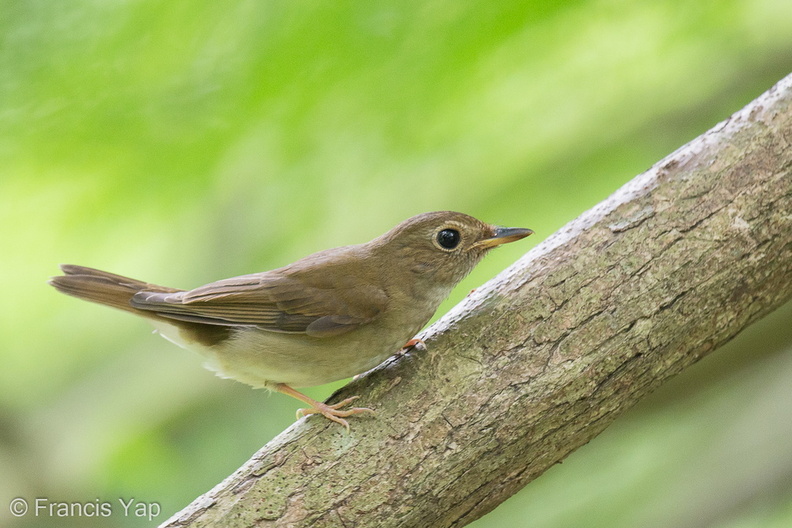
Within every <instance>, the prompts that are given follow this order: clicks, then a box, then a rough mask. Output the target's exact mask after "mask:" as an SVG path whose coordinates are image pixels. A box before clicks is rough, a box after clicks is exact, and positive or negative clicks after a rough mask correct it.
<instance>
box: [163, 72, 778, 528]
mask: <svg viewBox="0 0 792 528" xmlns="http://www.w3.org/2000/svg"><path fill="white" fill-rule="evenodd" d="M791 146H792V76H789V77H786V78H785V79H783V80H782V81H781V82H779V83H778V84H777V85H776V86H775V87H774V88H772V89H771V90H770V91H768V92H767V93H765V94H763V95H762V96H761V97H760V98H759V99H757V100H756V101H754V102H753V103H751V104H750V105H748V106H747V107H746V108H744V109H743V110H742V111H740V112H738V113H737V114H735V115H734V116H732V117H731V118H729V119H728V120H726V121H725V122H723V123H721V124H719V125H717V126H716V127H715V128H713V129H712V130H710V131H709V132H707V133H706V134H704V135H702V136H700V137H699V138H697V139H695V140H694V141H692V142H691V143H689V144H688V145H686V146H684V147H682V148H681V149H679V150H678V151H676V152H674V153H673V154H671V155H670V156H668V157H667V158H666V159H664V160H662V161H660V162H659V163H658V164H656V165H655V166H654V167H652V168H651V169H650V170H649V171H647V172H646V173H644V174H642V175H640V176H638V177H636V178H635V179H634V180H632V181H631V182H629V183H628V184H626V185H625V186H624V187H622V188H621V189H619V190H618V191H617V192H616V193H614V194H613V195H612V196H611V197H609V198H608V199H607V200H605V201H604V202H602V203H601V204H599V205H598V206H597V207H595V208H594V209H592V210H590V211H588V212H586V213H584V214H583V215H582V216H580V217H579V218H578V219H577V220H575V221H573V222H572V223H570V224H569V225H567V226H566V227H564V228H563V229H562V230H561V231H559V232H558V233H556V234H555V235H553V236H552V237H550V238H549V239H547V240H546V241H545V242H544V243H542V244H541V245H539V246H538V247H536V248H534V249H533V250H532V251H530V252H529V253H528V254H527V255H525V256H524V257H523V258H522V259H520V260H519V261H518V262H517V263H515V264H514V265H513V266H512V267H510V268H509V269H507V270H506V271H504V272H503V273H501V274H500V275H499V276H498V277H497V278H496V279H494V280H493V281H491V282H489V283H488V284H487V285H485V286H484V287H482V288H480V289H479V290H477V291H476V292H475V293H473V294H471V295H470V296H469V297H468V298H467V299H466V300H465V301H463V302H462V303H461V304H460V305H458V306H457V307H456V308H454V309H453V310H452V311H451V312H450V313H449V314H447V315H446V316H445V317H444V318H443V319H442V320H440V321H439V322H437V323H436V324H435V325H433V326H432V327H430V328H429V329H428V330H426V331H425V333H424V335H423V339H424V340H425V341H426V344H427V346H428V352H425V353H424V352H418V353H414V354H408V355H406V356H404V357H401V358H392V359H390V360H389V361H387V362H386V363H384V364H383V365H381V366H380V367H378V368H377V369H375V370H374V371H372V372H370V373H369V374H368V375H366V376H364V377H362V378H361V379H359V380H358V381H356V382H353V383H351V384H350V385H348V386H347V387H345V388H344V389H342V390H341V391H339V393H338V394H336V395H334V397H333V399H341V398H344V397H348V396H351V395H353V394H360V395H362V398H361V400H360V402H358V403H362V404H364V405H365V406H370V407H374V408H376V409H377V415H376V416H375V417H371V418H360V419H357V420H355V422H354V424H353V427H352V431H351V433H347V432H345V431H344V429H343V428H341V427H338V426H337V425H335V424H331V423H329V422H328V421H327V420H323V419H322V418H321V417H319V418H315V417H312V418H308V419H307V420H306V419H303V420H300V421H299V422H297V423H295V424H294V425H293V426H292V427H290V428H289V429H288V430H286V431H285V432H283V433H282V434H281V435H279V436H278V437H276V438H275V439H274V440H272V441H271V442H270V443H269V444H267V445H266V446H264V447H263V448H262V449H261V450H260V451H259V452H258V453H256V454H255V455H254V456H253V458H251V459H250V461H248V462H247V463H246V464H245V465H244V466H243V467H242V468H240V469H239V470H238V471H236V472H235V473H234V474H233V475H231V476H230V477H228V478H227V479H226V480H225V481H223V482H222V483H221V484H219V485H218V486H217V487H215V488H214V489H212V490H211V491H209V492H208V493H206V494H205V495H203V496H201V497H199V498H198V499H197V500H196V501H195V502H193V503H192V504H191V505H189V506H188V507H187V508H185V509H184V510H183V511H182V512H180V513H178V514H176V515H175V516H174V517H172V518H171V519H170V520H169V521H167V522H165V523H164V524H163V526H167V527H176V526H191V527H199V526H214V525H216V524H222V526H252V525H255V526H275V525H279V526H285V525H288V526H295V527H297V526H312V527H323V526H357V527H364V526H402V527H412V526H415V527H425V526H464V525H465V524H467V523H469V522H471V521H473V520H475V519H477V518H479V517H481V516H482V515H484V514H486V513H487V512H489V511H490V510H492V509H493V508H495V507H496V506H497V505H498V504H500V503H501V502H502V501H504V500H506V499H507V498H508V497H509V496H511V495H512V494H513V493H515V492H517V491H518V490H519V489H520V488H522V487H523V486H524V485H525V484H527V483H528V482H530V481H531V480H533V479H534V478H536V477H537V476H539V475H541V474H542V473H543V472H544V471H545V470H547V469H548V468H549V467H550V466H552V465H553V464H555V463H557V462H559V461H561V460H562V459H563V458H564V457H566V456H567V455H568V454H569V453H571V452H572V451H574V450H575V449H577V448H578V447H579V446H581V445H583V444H585V443H586V442H588V441H589V440H591V439H592V438H593V437H595V436H596V435H597V434H599V433H600V432H601V431H602V430H603V429H604V428H605V427H607V426H608V424H610V423H611V422H612V421H613V420H614V419H615V418H616V417H618V416H619V415H620V414H621V413H623V412H624V411H625V410H626V409H628V408H629V407H630V406H632V405H633V404H634V403H635V402H637V401H638V400H639V399H640V398H641V397H643V396H645V395H646V394H648V393H649V392H651V391H652V390H653V389H654V388H656V387H657V386H659V385H660V384H661V383H663V381H665V380H666V379H668V378H669V377H671V376H673V375H674V374H677V373H678V372H680V371H681V370H683V369H684V368H686V367H687V366H689V365H691V364H693V363H694V362H696V361H697V360H699V359H700V358H702V357H703V356H705V355H707V354H709V353H710V352H712V351H713V350H715V349H717V348H718V347H719V346H720V345H722V344H723V343H725V342H726V341H728V340H729V339H731V338H732V337H734V336H735V335H736V334H737V333H739V332H740V330H742V329H743V328H745V327H746V326H747V325H749V324H750V323H751V322H753V321H755V320H757V319H758V318H760V317H762V316H763V315H765V314H767V313H768V312H770V311H771V310H773V309H774V308H776V307H778V306H780V305H781V304H782V303H783V302H784V301H786V300H787V299H789V298H790V297H791V296H792V148H790V147H791ZM527 206H528V205H527V204H526V207H527Z"/></svg>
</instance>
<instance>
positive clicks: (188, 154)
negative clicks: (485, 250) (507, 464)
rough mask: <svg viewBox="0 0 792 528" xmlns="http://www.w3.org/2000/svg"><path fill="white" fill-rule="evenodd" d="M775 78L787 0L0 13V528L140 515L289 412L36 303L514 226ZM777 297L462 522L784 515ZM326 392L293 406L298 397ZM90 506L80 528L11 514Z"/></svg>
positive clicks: (87, 315) (791, 499)
mask: <svg viewBox="0 0 792 528" xmlns="http://www.w3.org/2000/svg"><path fill="white" fill-rule="evenodd" d="M790 71H792V7H790V5H789V2H788V0H717V1H714V0H711V1H693V2H691V1H681V0H679V1H675V0H674V1H672V0H658V1H653V2H628V1H618V0H611V1H607V0H603V1H566V2H561V1H545V2H502V1H492V0H479V1H471V2H458V1H435V2H432V1H422V2H417V1H411V0H410V1H405V0H399V1H396V0H390V1H382V2H368V1H333V2H331V1H321V0H320V1H310V2H307V1H288V2H287V1H242V0H240V1H231V2H186V1H181V0H175V1H169V2H161V1H150V0H149V1H127V2H102V1H89V0H75V1H73V2H45V1H34V0H27V1H18V2H17V1H9V2H3V3H1V4H0V247H1V248H2V256H1V257H0V274H2V278H3V281H2V295H0V360H1V361H2V363H1V364H2V368H0V525H4V526H6V525H7V526H59V527H70V526H149V525H151V524H152V523H150V522H149V521H147V520H141V519H137V518H134V517H128V518H125V517H124V516H123V509H122V508H121V507H120V505H119V504H118V499H119V498H123V499H124V500H127V501H128V500H129V499H131V498H134V499H136V500H137V501H142V502H152V501H156V502H158V503H159V504H160V505H161V507H162V513H161V514H160V516H159V517H157V519H156V521H158V522H162V521H164V520H165V519H166V518H167V517H168V516H170V515H171V514H172V513H174V512H176V511H178V510H179V509H181V508H182V507H184V506H185V505H186V504H188V503H189V502H190V501H191V500H192V499H194V498H195V497H196V496H198V495H199V494H201V493H203V492H205V491H207V490H208V489H210V488H211V487H212V486H214V485H215V484H216V483H218V482H219V481H220V480H221V479H222V478H223V477H225V476H227V475H228V474H230V473H231V472H233V471H234V470H235V469H236V468H237V467H238V466H239V465H241V464H242V463H243V462H244V461H245V460H246V459H247V458H248V457H249V456H250V455H251V454H252V453H253V452H255V451H256V450H257V449H258V448H259V447H260V446H262V445H263V444H264V443H266V442H267V441H268V440H269V439H271V438H272V437H273V436H275V435H276V434H278V433H279V432H280V431H281V430H283V429H284V428H286V427H287V426H289V425H290V424H291V423H292V421H293V419H294V418H293V416H294V411H295V409H296V408H297V407H298V406H299V403H298V402H296V401H294V400H291V399H290V398H287V397H284V396H281V395H272V396H268V395H267V393H266V392H264V391H254V390H251V389H249V388H248V387H246V386H244V385H241V384H238V383H235V382H232V381H227V380H221V379H219V378H216V377H215V376H213V375H212V374H211V373H210V372H208V371H205V370H203V369H202V367H201V365H200V363H201V362H200V360H199V359H198V358H197V357H194V356H193V355H192V354H190V353H188V352H186V351H183V350H181V349H179V348H176V347H174V346H173V345H171V344H169V343H167V342H166V341H164V340H162V339H161V338H159V337H158V336H155V335H152V334H151V332H150V328H149V327H148V326H147V325H146V323H145V322H143V321H140V320H136V319H134V318H132V317H130V316H128V315H127V314H123V313H120V312H116V311H113V310H108V309H106V308H102V307H99V306H95V305H90V304H87V303H83V302H79V301H77V300H75V299H71V298H68V297H65V296H62V295H59V294H57V293H56V292H55V291H54V290H53V289H51V288H50V287H48V286H47V285H46V282H45V281H46V279H47V277H49V276H51V275H54V274H56V273H57V264H58V263H62V262H63V263H76V264H83V265H88V266H93V267H98V268H101V269H107V270H110V271H113V272H117V273H121V274H125V275H129V276H132V277H135V278H140V279H144V280H147V281H151V282H155V283H161V284H165V285H168V286H175V287H181V288H191V287H195V286H199V285H201V284H204V283H206V282H209V281H212V280H216V279H220V278H224V277H229V276H233V275H238V274H243V273H249V272H253V271H259V270H265V269H270V268H274V267H278V266H281V265H284V264H286V263H288V262H291V261H293V260H295V259H297V258H299V257H301V256H304V255H306V254H308V253H311V252H313V251H317V250H320V249H324V248H327V247H332V246H336V245H343V244H349V243H357V242H364V241H366V240H369V239H371V238H373V237H374V236H377V235H379V234H381V233H383V232H384V231H386V230H387V229H389V228H390V227H392V226H393V225H395V224H396V223H398V222H399V221H401V220H403V219H405V218H407V217H409V216H411V215H413V214H416V213H419V212H423V211H429V210H439V209H454V210H460V211H464V212H467V213H469V214H472V215H474V216H477V217H479V218H481V219H483V220H485V221H488V222H492V223H499V224H507V225H514V226H523V227H530V228H532V229H534V230H535V231H536V235H535V236H533V237H531V238H530V239H527V240H526V241H523V242H520V243H517V244H512V245H510V246H508V247H504V248H501V249H499V250H498V251H497V252H494V253H493V254H492V255H490V256H489V257H488V258H487V259H486V261H485V262H484V263H482V264H481V265H480V267H479V268H477V269H476V270H475V271H474V273H473V274H472V275H471V276H470V277H469V278H468V279H466V280H465V282H464V283H463V284H462V285H460V286H459V287H458V289H457V290H456V291H455V293H454V295H453V296H452V298H451V299H449V301H447V302H446V303H445V304H444V305H443V306H442V307H441V309H440V311H439V313H443V312H444V311H445V310H447V309H448V308H449V307H450V306H452V305H453V303H455V302H457V301H459V300H460V299H461V298H462V297H463V296H464V295H465V293H466V292H467V291H469V290H470V289H472V288H475V287H476V286H478V285H480V284H481V283H483V282H485V281H486V280H488V279H489V278H491V277H492V276H494V275H495V274H496V273H497V272H498V271H499V270H501V269H503V268H504V267H506V266H507V265H508V264H509V263H511V262H513V261H514V260H516V259H517V258H518V257H519V256H520V255H521V254H522V253H523V252H525V251H527V250H528V249H529V248H530V247H532V246H533V245H535V244H536V243H538V242H539V241H541V240H542V239H544V238H546V237H547V236H549V235H550V234H551V233H552V232H553V231H555V230H556V229H558V228H560V227H561V226H563V225H564V224H565V223H566V222H568V221H569V220H571V219H573V218H574V217H576V216H577V215H578V214H580V213H581V212H583V211H584V210H586V209H587V208H589V207H592V206H593V205H594V204H596V203H597V202H598V201H600V200H602V199H603V198H605V197H606V196H607V195H608V194H610V193H611V192H613V191H614V190H615V189H617V188H618V187H619V186H620V185H621V184H623V183H624V182H626V181H628V180H629V179H631V178H632V177H633V176H634V175H636V174H638V173H640V172H642V171H644V170H646V169H647V168H648V167H650V166H651V165H652V164H653V163H654V162H656V161H657V160H659V159H660V158H662V157H663V156H665V155H666V154H668V153H670V152H671V151H673V150H674V149H676V148H677V147H679V146H681V145H682V144H684V143H685V142H687V141H689V140H690V139H692V138H694V137H695V136H697V135H698V134H700V133H702V132H704V131H705V130H707V129H708V128H710V127H712V126H714V125H715V124H716V123H718V122H719V121H721V120H723V119H725V118H727V117H728V116H729V115H730V114H731V113H733V112H735V111H737V110H739V109H740V108H741V107H742V106H743V105H745V104H746V103H748V102H749V101H750V100H752V99H753V98H755V97H756V96H758V95H759V94H760V93H762V92H763V91H765V90H767V89H768V88H770V87H771V86H772V85H773V84H774V83H775V82H776V81H777V80H779V79H780V78H782V77H783V76H785V75H786V74H788V73H790ZM790 320H792V306H790V305H787V306H786V307H784V308H782V309H781V310H779V311H777V312H776V313H774V314H773V315H772V316H770V317H768V318H766V319H765V320H763V321H761V322H760V323H758V324H756V325H754V327H752V328H750V329H749V330H747V331H746V332H745V333H743V334H742V335H741V336H740V337H739V338H738V339H736V340H735V341H734V342H732V343H731V344H730V345H728V347H727V348H726V349H724V350H722V351H719V352H718V353H716V354H714V355H713V356H711V357H709V358H707V359H706V360H704V361H702V362H701V363H700V364H698V365H696V366H695V367H693V368H691V369H689V371H687V372H685V373H684V374H683V375H681V376H680V377H678V378H677V379H675V380H673V381H672V382H671V383H669V384H667V385H666V386H665V387H663V388H662V389H661V390H660V391H658V392H657V393H656V394H654V395H653V396H652V397H651V398H649V399H647V400H646V401H645V402H643V403H641V404H640V405H639V406H638V407H636V408H635V409H633V410H632V411H631V412H630V413H629V414H628V415H626V416H625V417H623V418H622V419H620V420H619V421H617V423H616V424H614V425H613V426H612V427H611V428H610V429H608V430H607V431H606V432H605V433H604V434H603V435H601V436H600V437H598V438H596V439H595V440H594V441H592V442H591V443H590V444H589V445H587V446H585V447H584V448H582V449H580V450H579V451H578V452H576V453H574V454H573V455H572V456H570V457H569V458H568V459H567V460H566V461H565V462H564V464H563V465H561V466H556V467H555V468H553V469H551V470H550V471H549V472H548V473H547V474H545V475H544V476H542V477H541V478H540V479H538V480H537V481H536V482H534V483H532V484H530V485H529V486H527V487H526V488H525V489H524V490H523V491H522V492H521V493H520V494H518V495H517V496H515V497H514V498H513V499H511V500H510V501H508V502H507V503H505V504H504V505H503V506H502V507H500V508H499V509H497V510H496V511H495V512H493V513H492V514H490V515H489V516H487V517H485V518H484V519H482V520H480V521H478V522H477V523H475V524H474V526H475V527H476V528H486V527H495V526H517V527H521V526H535V527H552V528H555V527H558V528H568V527H603V528H605V527H608V528H614V527H616V528H619V527H625V528H627V527H636V526H641V527H655V526H656V527H667V526H674V527H688V526H689V527H703V526H713V527H721V528H737V527H741V528H742V527H779V528H782V527H783V528H788V527H789V526H792V440H790V439H791V438H792V413H790V404H789V402H790V401H792V354H790V351H791V350H792V325H790ZM332 390H333V386H324V387H318V388H314V389H309V390H308V391H307V392H308V393H309V394H310V395H312V396H314V397H317V398H324V397H326V396H327V395H329V394H330V392H331V391H332ZM14 497H23V498H26V499H27V500H28V501H30V502H32V501H33V500H35V498H37V497H44V498H47V499H49V500H50V501H80V502H102V501H109V502H111V503H113V515H112V516H111V517H109V518H103V519H98V520H97V519H86V518H77V519H75V518H49V517H46V516H44V517H41V516H40V517H34V516H33V514H32V513H29V514H28V515H27V516H25V517H23V518H21V519H14V518H13V517H11V515H10V514H9V508H8V506H9V503H10V501H11V499H13V498H14Z"/></svg>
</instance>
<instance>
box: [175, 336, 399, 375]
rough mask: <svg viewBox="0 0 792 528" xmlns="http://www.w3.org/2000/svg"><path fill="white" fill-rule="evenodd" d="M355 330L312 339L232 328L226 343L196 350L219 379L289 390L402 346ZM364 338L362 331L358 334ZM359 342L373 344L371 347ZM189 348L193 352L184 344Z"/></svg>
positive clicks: (350, 371)
mask: <svg viewBox="0 0 792 528" xmlns="http://www.w3.org/2000/svg"><path fill="white" fill-rule="evenodd" d="M360 332H361V330H360V329H358V330H357V331H356V332H353V333H352V335H349V334H346V335H341V336H335V337H330V338H315V337H309V336H306V335H303V334H283V333H275V332H269V331H265V330H258V329H255V328H251V327H247V328H240V329H239V330H236V331H235V333H234V335H232V336H231V337H230V338H229V339H227V340H226V341H223V342H222V343H220V344H217V345H215V346H212V347H201V349H200V350H198V352H200V353H201V354H202V355H203V356H204V357H205V358H206V359H207V361H206V363H205V364H204V366H205V367H206V368H208V369H209V370H213V371H215V372H216V373H217V374H218V375H219V376H221V377H225V378H231V379H235V380H237V381H241V382H243V383H247V384H248V385H252V386H254V387H272V386H273V385H274V384H277V383H285V384H287V385H290V386H292V387H310V386H314V385H322V384H324V383H330V382H332V381H337V380H340V379H344V378H348V377H351V376H354V375H356V374H360V373H362V372H365V371H367V370H369V369H371V368H374V367H375V366H377V365H378V364H380V363H381V362H382V361H384V360H385V359H386V358H388V357H389V356H391V355H392V354H394V353H396V352H397V350H398V349H399V347H400V346H401V345H403V344H404V342H405V341H406V340H407V339H409V338H405V339H402V337H401V336H399V337H398V338H395V339H391V340H385V339H382V336H380V339H379V340H374V341H371V340H367V339H365V335H361V333H360ZM363 333H364V334H366V333H367V332H363ZM364 342H368V343H371V342H374V343H376V345H375V347H374V348H372V346H371V345H368V346H365V345H363V344H362V343H364ZM188 348H193V347H190V346H188Z"/></svg>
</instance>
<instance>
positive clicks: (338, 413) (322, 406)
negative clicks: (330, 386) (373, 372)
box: [297, 396, 375, 431]
mask: <svg viewBox="0 0 792 528" xmlns="http://www.w3.org/2000/svg"><path fill="white" fill-rule="evenodd" d="M358 398H359V396H352V397H351V398H347V399H345V400H343V401H340V402H338V403H334V404H333V405H328V404H327V403H322V402H313V403H312V407H311V408H309V409H297V418H300V417H301V416H307V415H309V414H321V415H322V416H324V417H325V418H327V419H328V420H331V421H333V422H336V423H338V424H341V425H343V426H344V427H346V430H347V431H349V422H347V421H346V420H344V418H347V417H349V416H352V415H353V414H361V413H366V412H368V413H371V414H375V412H374V410H373V409H369V408H368V407H352V408H351V409H343V410H342V409H341V408H342V407H346V406H347V405H349V404H350V403H352V402H353V401H355V400H357V399H358Z"/></svg>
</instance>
